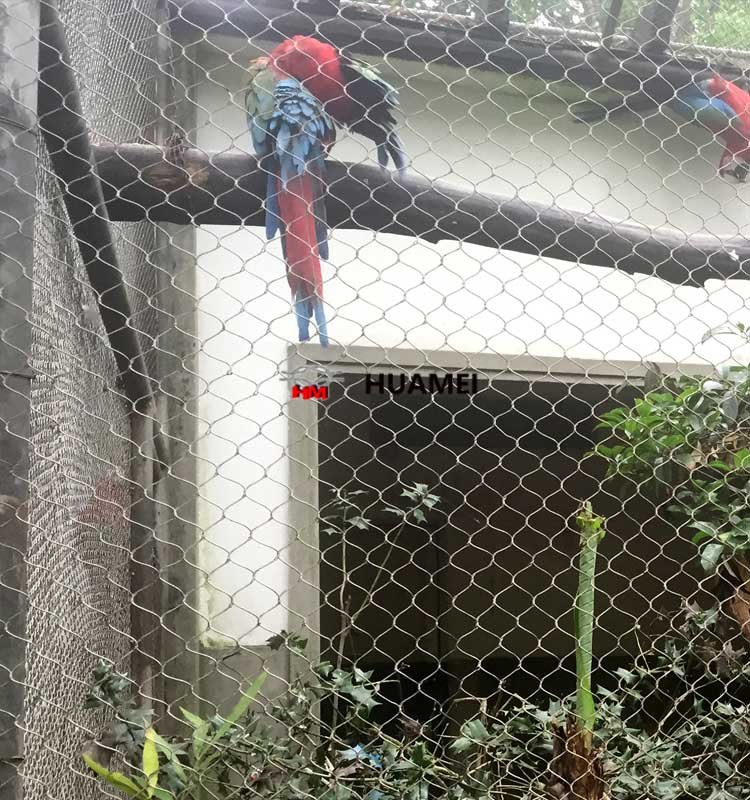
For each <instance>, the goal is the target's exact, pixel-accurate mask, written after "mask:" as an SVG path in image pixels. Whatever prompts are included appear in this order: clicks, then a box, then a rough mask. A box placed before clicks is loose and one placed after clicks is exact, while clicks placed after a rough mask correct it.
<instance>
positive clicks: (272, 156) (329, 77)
mask: <svg viewBox="0 0 750 800" xmlns="http://www.w3.org/2000/svg"><path fill="white" fill-rule="evenodd" d="M249 76H250V81H249V86H248V89H247V93H246V95H245V109H246V111H247V115H248V127H249V129H250V133H251V139H252V142H253V147H254V149H255V152H256V153H257V155H258V156H259V157H261V159H262V163H263V164H264V166H265V169H266V170H267V171H268V181H267V184H266V235H267V237H268V238H269V239H271V238H273V237H274V236H275V235H276V233H277V232H280V233H281V246H282V252H283V254H284V260H285V262H286V268H287V279H288V281H289V286H290V288H291V290H292V296H293V298H294V304H295V311H296V314H297V324H298V331H299V338H300V341H306V340H307V339H309V322H310V320H311V319H313V317H314V318H315V322H316V324H317V327H318V333H319V335H320V341H321V344H322V345H323V346H327V344H328V333H327V324H326V318H325V313H324V310H323V285H322V284H323V280H322V274H321V268H320V259H321V258H324V259H326V258H328V227H327V224H326V208H325V200H324V196H323V192H324V188H325V184H324V177H325V155H326V153H327V151H328V148H329V147H330V145H331V144H332V143H333V141H334V140H335V137H336V135H335V129H334V126H333V121H335V122H336V123H338V124H339V125H340V126H343V127H346V128H349V129H350V130H352V131H354V132H355V133H360V134H362V135H363V136H366V137H368V138H370V139H372V140H373V141H374V142H375V144H376V146H377V153H378V161H379V162H380V164H381V165H382V166H384V167H385V166H387V164H388V159H389V156H390V158H392V159H393V163H394V164H395V166H396V168H397V169H398V170H399V172H401V171H403V170H404V169H405V167H406V154H405V153H404V149H403V146H402V144H401V141H400V139H399V137H398V135H397V133H396V130H395V128H396V120H395V118H394V116H393V111H394V110H395V109H396V108H397V106H398V98H397V94H396V91H395V90H394V89H393V87H392V86H389V85H388V84H387V83H386V82H385V81H384V80H383V79H382V78H381V77H380V76H379V75H378V73H377V72H376V71H375V70H374V69H372V68H371V67H369V66H368V65H367V64H364V63H362V62H359V61H354V60H353V59H350V58H346V57H345V56H342V55H341V54H340V53H339V52H338V51H337V50H336V49H335V48H334V47H332V46H331V45H329V44H325V43H324V42H321V41H318V40H317V39H313V38H312V37H310V36H295V37H293V38H292V39H287V40H286V41H284V42H282V43H281V44H280V45H279V46H278V47H276V48H275V49H274V50H273V51H272V52H271V53H270V54H269V56H268V57H265V58H258V59H256V60H255V61H254V62H252V64H251V65H250V68H249Z"/></svg>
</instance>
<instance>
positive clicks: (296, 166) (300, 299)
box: [253, 78, 335, 346]
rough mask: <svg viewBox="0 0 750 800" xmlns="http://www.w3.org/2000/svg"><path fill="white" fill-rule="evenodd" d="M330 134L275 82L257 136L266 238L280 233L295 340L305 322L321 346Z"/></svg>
mask: <svg viewBox="0 0 750 800" xmlns="http://www.w3.org/2000/svg"><path fill="white" fill-rule="evenodd" d="M334 135H335V134H334V127H333V122H332V120H331V119H330V117H329V116H328V115H327V114H326V112H325V111H324V109H323V106H322V105H321V103H320V102H319V101H318V100H317V99H316V98H315V97H313V95H312V94H310V92H308V91H307V90H306V89H305V88H304V87H303V86H302V84H301V83H300V82H299V81H297V80H295V79H293V78H281V79H280V80H278V81H277V83H276V85H275V87H274V93H273V108H272V110H271V112H270V114H268V115H267V118H266V119H265V121H264V124H263V137H262V147H263V151H262V152H263V155H264V157H265V158H266V162H267V164H268V165H269V166H268V167H267V168H268V169H269V171H270V173H271V174H270V175H269V182H268V185H267V193H266V233H267V234H268V235H269V237H270V236H272V235H274V234H275V233H276V232H277V231H279V230H280V231H281V234H282V236H281V245H282V252H283V254H284V261H285V263H286V265H287V278H288V280H289V285H290V287H291V289H292V296H293V300H294V310H295V315H296V318H297V328H298V334H299V339H300V341H307V340H308V339H309V338H310V333H309V323H310V320H311V319H314V320H315V324H316V325H317V328H318V334H319V336H320V342H321V344H322V345H323V346H327V345H328V332H327V323H326V317H325V310H324V308H323V300H322V276H321V270H320V261H319V259H320V258H328V224H327V222H326V207H325V188H326V187H325V152H326V145H327V143H329V142H331V141H333V139H334ZM256 138H257V140H258V141H259V142H260V141H261V136H257V137H254V139H253V141H254V142H255V141H256ZM310 215H312V217H313V220H314V222H313V227H312V229H311V228H310V224H309V219H310ZM316 245H317V246H316Z"/></svg>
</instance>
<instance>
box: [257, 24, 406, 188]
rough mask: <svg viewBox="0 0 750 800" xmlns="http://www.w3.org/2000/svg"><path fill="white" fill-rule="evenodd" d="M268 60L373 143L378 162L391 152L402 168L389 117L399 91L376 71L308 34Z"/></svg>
mask: <svg viewBox="0 0 750 800" xmlns="http://www.w3.org/2000/svg"><path fill="white" fill-rule="evenodd" d="M268 60H269V62H270V64H271V66H272V68H274V69H276V70H277V71H278V72H280V73H282V74H283V75H287V76H289V77H290V78H294V79H296V80H298V81H299V82H300V83H301V84H302V85H303V86H304V88H305V89H307V91H308V92H310V94H312V95H313V96H314V97H316V98H317V99H318V100H319V101H320V102H321V103H322V104H323V107H324V109H325V111H326V113H327V114H329V115H330V116H331V117H332V118H333V120H334V121H335V122H336V123H337V124H338V125H340V126H341V127H345V128H349V129H350V130H352V131H354V132H355V133H359V134H361V135H362V136H365V137H367V138H368V139H371V140H372V141H373V142H375V145H376V147H377V154H378V161H379V162H380V165H381V166H383V167H385V166H387V165H388V156H389V155H390V157H391V158H392V159H393V163H394V165H395V166H396V169H397V170H398V171H399V172H402V171H403V170H404V169H405V168H406V161H407V157H406V153H405V151H404V148H403V145H402V144H401V140H400V139H399V137H398V134H397V133H396V119H395V118H394V116H393V111H394V110H395V109H396V108H398V93H397V92H396V90H395V89H394V88H393V87H392V86H390V85H389V84H388V83H386V81H384V80H383V79H382V78H381V77H380V75H379V74H378V72H377V71H376V70H375V69H373V68H372V67H370V66H369V65H368V64H365V63H364V62H362V61H356V60H354V59H351V58H348V57H347V56H344V55H342V54H341V53H340V52H339V51H338V50H337V49H336V48H335V47H333V46H332V45H330V44H326V43H325V42H321V41H319V40H318V39H314V38H313V37H312V36H294V37H292V38H291V39H287V40H285V41H283V42H282V43H281V44H280V45H278V46H277V47H276V48H275V49H274V50H273V51H271V53H270V55H269V59H268Z"/></svg>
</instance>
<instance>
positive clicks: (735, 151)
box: [702, 75, 750, 181]
mask: <svg viewBox="0 0 750 800" xmlns="http://www.w3.org/2000/svg"><path fill="white" fill-rule="evenodd" d="M702 88H703V89H704V91H705V92H706V94H708V95H710V96H711V97H715V98H716V99H718V100H722V101H723V102H724V103H726V104H727V105H728V106H729V108H730V109H731V110H732V115H733V116H732V118H730V119H728V120H727V124H726V127H725V128H724V130H723V131H721V132H719V133H718V136H719V137H720V138H721V139H722V140H723V141H724V143H725V145H726V148H725V150H724V153H723V155H722V157H721V161H720V162H719V175H723V174H724V173H725V172H732V173H733V174H734V176H735V177H736V178H737V179H738V180H740V181H744V180H745V177H746V176H747V173H748V168H749V167H748V162H750V94H748V93H747V92H746V91H745V90H744V89H741V88H740V87H739V86H738V85H737V84H736V83H732V81H728V80H727V79H726V78H722V77H721V75H714V77H713V78H710V79H709V80H707V81H704V83H703V85H702ZM729 163H732V164H734V168H733V169H731V170H730V169H728V168H727V164H729Z"/></svg>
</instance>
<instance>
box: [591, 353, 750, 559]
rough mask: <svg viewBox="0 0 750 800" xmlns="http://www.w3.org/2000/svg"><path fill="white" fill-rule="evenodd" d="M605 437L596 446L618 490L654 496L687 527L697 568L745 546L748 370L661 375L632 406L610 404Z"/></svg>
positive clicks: (749, 524) (749, 522) (749, 487)
mask: <svg viewBox="0 0 750 800" xmlns="http://www.w3.org/2000/svg"><path fill="white" fill-rule="evenodd" d="M599 427H601V428H604V429H606V430H607V431H608V432H609V435H610V436H609V440H608V441H607V442H605V443H603V444H600V445H598V446H597V448H596V453H597V454H598V455H600V456H602V457H603V458H604V459H605V460H606V461H607V465H608V473H607V474H608V476H609V477H611V478H613V477H619V478H624V479H626V480H627V482H628V483H629V485H627V484H626V485H624V486H623V492H624V493H627V492H632V491H633V489H634V488H637V490H638V491H641V492H644V493H646V494H649V495H651V496H652V497H653V498H654V499H656V500H657V501H662V502H664V501H666V502H667V507H666V510H667V512H668V514H669V515H670V516H671V518H672V520H673V521H674V522H675V523H677V524H678V525H685V526H687V527H688V528H689V529H690V531H691V532H692V533H693V541H694V543H695V544H696V545H697V547H698V549H699V555H700V561H701V564H702V566H703V568H704V570H705V571H706V572H707V573H709V574H713V573H715V572H717V570H718V569H719V568H720V566H721V565H722V563H724V561H725V560H726V558H728V557H732V556H734V557H738V556H739V557H742V556H743V554H744V553H746V552H747V551H748V550H750V505H749V504H748V499H749V496H750V369H749V368H747V367H735V368H732V369H729V370H727V371H726V374H725V376H724V377H721V378H717V379H706V378H703V377H695V376H681V377H679V378H677V379H675V380H671V381H665V382H664V388H663V389H660V390H658V391H651V392H649V393H647V394H646V395H645V397H642V398H640V399H638V400H636V402H635V405H634V407H633V408H616V409H614V410H613V411H610V412H609V413H607V414H605V415H604V416H603V417H602V421H601V424H600V426H599Z"/></svg>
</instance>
